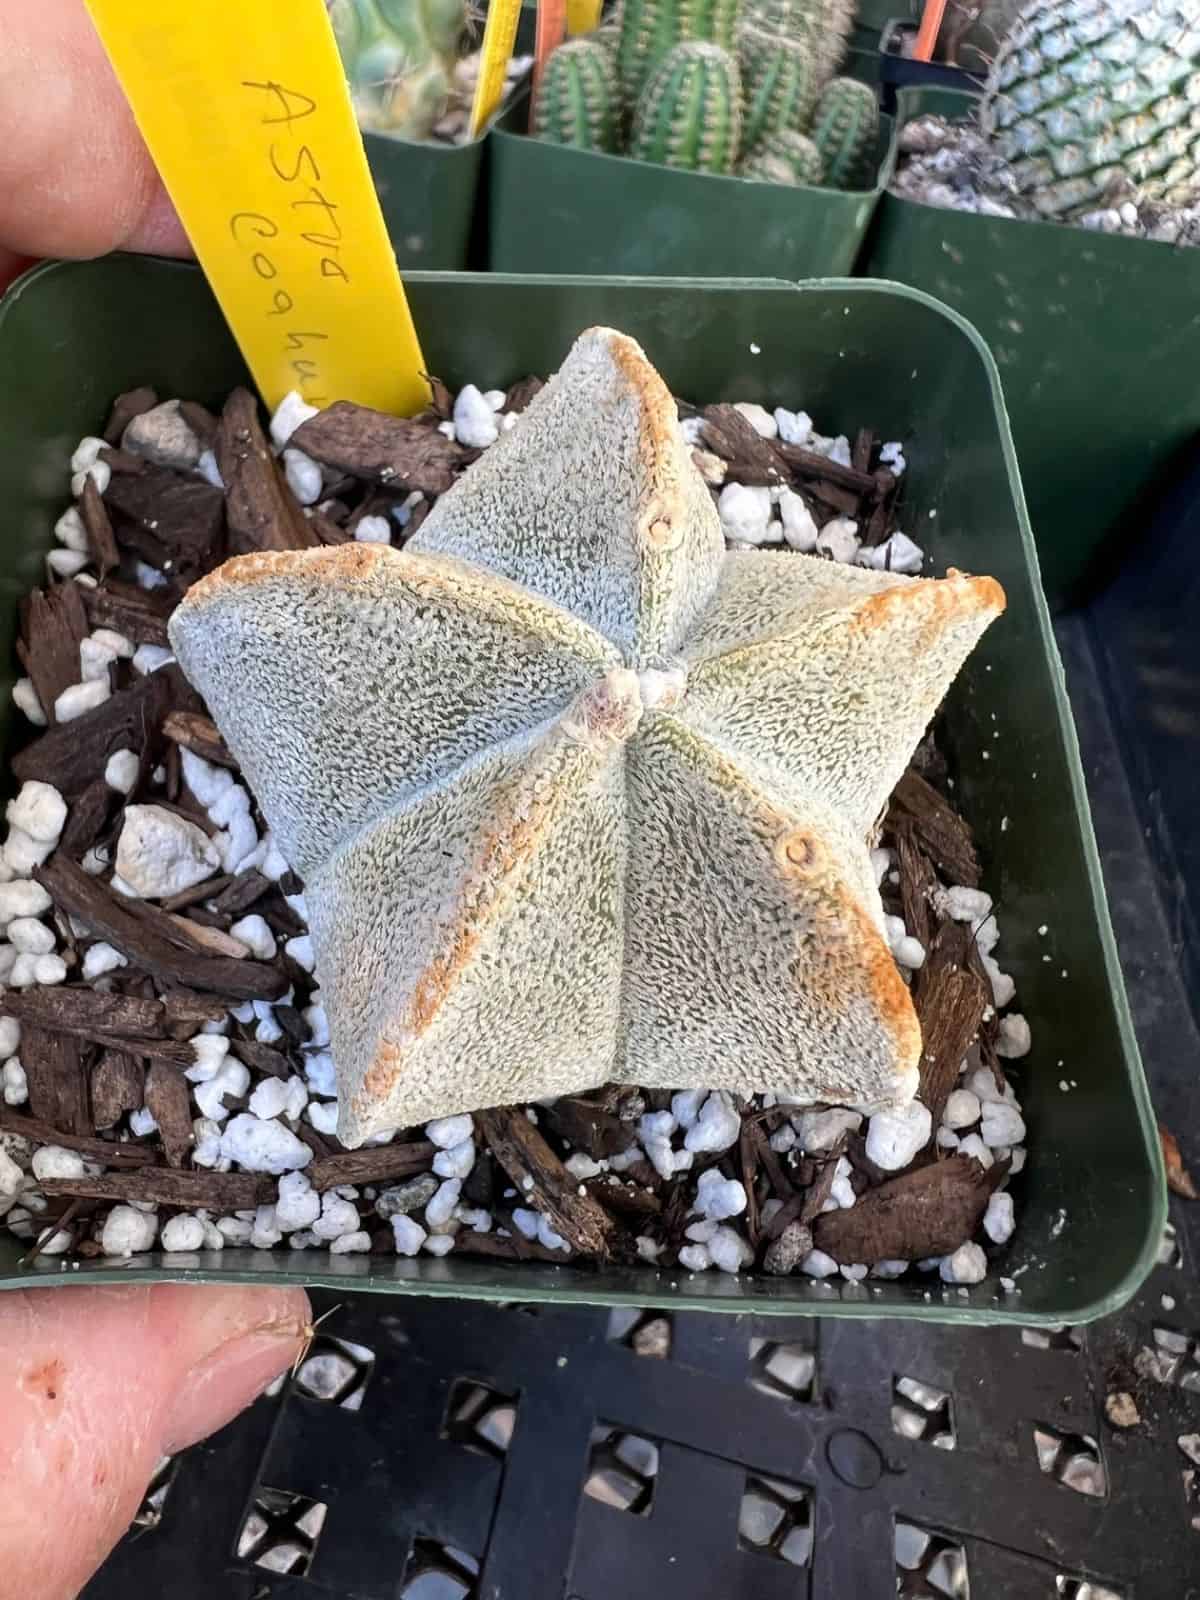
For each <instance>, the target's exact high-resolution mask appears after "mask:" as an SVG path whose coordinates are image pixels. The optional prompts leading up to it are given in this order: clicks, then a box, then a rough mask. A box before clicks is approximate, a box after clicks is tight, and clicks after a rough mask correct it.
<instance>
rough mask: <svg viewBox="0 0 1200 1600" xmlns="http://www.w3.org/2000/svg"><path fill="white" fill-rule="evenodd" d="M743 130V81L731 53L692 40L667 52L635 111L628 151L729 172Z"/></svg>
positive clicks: (704, 169) (645, 157)
mask: <svg viewBox="0 0 1200 1600" xmlns="http://www.w3.org/2000/svg"><path fill="white" fill-rule="evenodd" d="M741 134H742V83H741V76H740V74H739V72H738V64H737V60H736V59H735V57H734V56H733V55H732V54H731V53H730V52H729V51H728V50H723V49H722V48H721V46H720V45H716V44H706V43H704V42H702V41H698V40H691V41H688V42H687V43H685V44H677V45H676V46H675V48H674V49H673V50H670V51H668V52H667V54H666V55H665V56H664V57H663V59H662V60H661V61H660V62H659V64H658V66H657V67H656V68H655V69H654V72H653V73H652V74H651V76H650V80H649V82H648V83H647V84H646V87H645V89H643V91H642V94H641V96H640V98H639V100H638V103H637V110H636V112H635V113H634V123H633V137H632V140H631V142H630V147H629V153H630V155H632V156H635V157H636V158H637V159H638V160H639V161H656V162H658V163H660V164H661V165H663V166H667V167H686V168H689V169H691V170H693V171H696V172H730V171H732V169H733V167H734V164H735V163H736V161H737V158H738V152H739V148H740V144H741Z"/></svg>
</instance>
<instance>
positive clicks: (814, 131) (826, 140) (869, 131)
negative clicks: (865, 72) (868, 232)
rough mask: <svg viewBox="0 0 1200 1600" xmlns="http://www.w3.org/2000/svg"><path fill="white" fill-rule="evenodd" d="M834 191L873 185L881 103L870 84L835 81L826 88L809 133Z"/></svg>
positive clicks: (846, 79)
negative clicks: (869, 183)
mask: <svg viewBox="0 0 1200 1600" xmlns="http://www.w3.org/2000/svg"><path fill="white" fill-rule="evenodd" d="M809 133H810V134H811V135H812V139H813V142H814V144H815V145H816V147H817V149H818V150H819V151H820V152H821V160H822V161H823V162H824V165H825V182H826V183H827V184H828V185H829V187H830V188H831V189H859V188H862V187H864V186H865V185H866V184H867V183H868V182H869V181H870V176H871V172H872V169H873V168H874V165H875V147H876V145H877V144H878V142H879V103H878V101H877V100H876V98H875V91H874V89H872V88H871V87H870V85H869V84H866V83H859V82H858V80H857V79H856V78H834V79H832V80H831V82H830V83H829V84H827V85H826V87H825V90H824V92H823V93H822V95H821V98H820V100H818V102H817V109H816V112H815V113H814V115H813V120H812V126H811V128H810V129H809Z"/></svg>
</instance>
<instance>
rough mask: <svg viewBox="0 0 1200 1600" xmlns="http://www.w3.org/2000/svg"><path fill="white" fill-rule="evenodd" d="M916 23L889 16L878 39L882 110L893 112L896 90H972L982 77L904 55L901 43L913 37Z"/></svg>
mask: <svg viewBox="0 0 1200 1600" xmlns="http://www.w3.org/2000/svg"><path fill="white" fill-rule="evenodd" d="M919 29H920V24H919V23H918V22H914V21H913V20H912V19H911V18H909V17H889V18H888V20H887V22H886V23H885V24H884V29H883V33H882V34H881V35H880V39H879V82H880V83H881V84H882V86H883V97H882V100H883V109H884V110H885V111H887V112H889V113H893V114H894V113H895V110H896V95H897V92H898V91H899V90H900V89H909V88H912V89H918V88H920V89H959V90H963V91H966V92H967V93H972V92H974V91H976V90H978V89H979V88H980V87H981V84H982V80H981V79H980V78H978V77H974V76H972V74H971V73H969V72H967V71H966V70H965V69H964V68H963V67H951V66H948V65H947V64H946V62H944V61H914V60H913V58H912V57H911V56H908V55H905V54H904V46H905V45H906V44H907V43H908V41H909V40H910V39H914V40H915V38H916V36H917V33H918V31H919Z"/></svg>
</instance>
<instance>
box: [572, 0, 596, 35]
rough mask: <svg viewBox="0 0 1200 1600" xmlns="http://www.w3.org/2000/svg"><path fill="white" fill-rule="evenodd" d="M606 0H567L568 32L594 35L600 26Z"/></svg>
mask: <svg viewBox="0 0 1200 1600" xmlns="http://www.w3.org/2000/svg"><path fill="white" fill-rule="evenodd" d="M603 4H604V0H567V32H568V33H569V34H571V35H574V34H577V33H594V32H595V31H596V29H597V28H598V27H599V26H600V11H601V7H602V6H603Z"/></svg>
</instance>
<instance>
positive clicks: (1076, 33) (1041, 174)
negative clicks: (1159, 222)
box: [980, 0, 1200, 217]
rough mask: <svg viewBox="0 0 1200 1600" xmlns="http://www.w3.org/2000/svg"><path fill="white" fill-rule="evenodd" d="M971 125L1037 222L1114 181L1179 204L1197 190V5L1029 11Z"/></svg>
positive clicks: (1135, 1) (1129, 2)
mask: <svg viewBox="0 0 1200 1600" xmlns="http://www.w3.org/2000/svg"><path fill="white" fill-rule="evenodd" d="M980 123H981V126H982V128H983V130H984V132H985V133H986V134H987V135H988V136H989V137H990V139H991V141H992V143H993V145H994V146H995V148H996V150H997V152H998V153H999V154H1000V155H1001V156H1003V157H1004V158H1005V160H1006V161H1007V162H1008V163H1009V165H1010V167H1011V171H1012V176H1013V179H1014V181H1015V183H1016V186H1017V188H1018V190H1019V192H1020V193H1022V194H1024V195H1027V196H1028V197H1029V199H1030V201H1031V202H1032V203H1033V205H1034V206H1036V207H1037V209H1038V210H1039V211H1042V212H1044V213H1045V214H1046V215H1047V216H1062V217H1069V216H1071V215H1072V214H1075V213H1078V212H1081V211H1086V210H1089V209H1091V208H1093V207H1095V206H1097V205H1102V204H1104V203H1105V201H1106V198H1107V197H1108V196H1109V195H1110V193H1111V192H1112V191H1113V189H1114V187H1120V186H1121V183H1122V180H1123V179H1124V180H1127V181H1128V183H1129V184H1132V186H1133V187H1134V189H1135V190H1136V191H1137V192H1138V194H1139V195H1140V196H1141V197H1142V198H1144V199H1147V200H1160V201H1166V202H1168V203H1178V202H1180V201H1182V200H1183V199H1184V198H1185V197H1186V196H1187V194H1188V191H1189V190H1195V188H1196V187H1197V185H1198V184H1200V0H1119V3H1113V0H1110V3H1108V4H1098V3H1097V0H1034V3H1033V4H1031V5H1028V6H1026V7H1025V9H1024V10H1023V11H1022V12H1021V14H1020V15H1019V17H1018V18H1017V21H1016V23H1015V25H1014V27H1013V29H1012V32H1011V33H1010V34H1009V36H1008V38H1007V39H1006V40H1005V41H1004V43H1003V45H1002V46H1001V48H1000V51H999V53H998V54H997V56H996V60H995V63H994V65H993V67H992V72H991V75H990V77H989V80H988V85H987V89H986V92H985V94H984V98H983V105H982V108H981V112H980Z"/></svg>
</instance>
